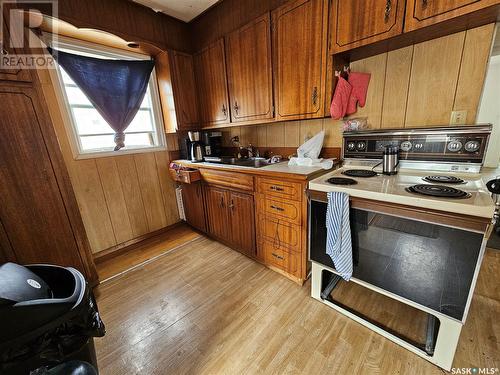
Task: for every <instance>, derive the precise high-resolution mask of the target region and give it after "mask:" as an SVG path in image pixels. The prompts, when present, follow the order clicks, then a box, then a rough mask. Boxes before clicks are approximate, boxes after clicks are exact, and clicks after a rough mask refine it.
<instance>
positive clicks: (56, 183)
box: [0, 84, 97, 283]
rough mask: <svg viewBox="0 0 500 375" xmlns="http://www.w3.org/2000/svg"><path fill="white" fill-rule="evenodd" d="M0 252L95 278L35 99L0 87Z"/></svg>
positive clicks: (17, 88) (29, 92)
mask: <svg viewBox="0 0 500 375" xmlns="http://www.w3.org/2000/svg"><path fill="white" fill-rule="evenodd" d="M0 101H1V103H2V105H1V106H0V180H1V181H2V183H1V184H0V196H1V197H2V204H1V205H0V222H1V224H2V228H1V230H0V232H1V233H0V242H1V243H0V247H1V248H2V252H3V253H6V252H9V253H10V258H13V257H14V256H15V259H16V260H17V261H18V262H19V263H22V264H25V263H52V264H57V265H62V266H71V267H75V268H77V269H78V270H80V271H81V272H83V273H84V275H85V276H86V277H87V280H89V282H91V283H95V282H96V281H97V273H96V271H95V266H94V264H93V261H92V259H91V256H90V245H89V244H88V240H87V237H86V235H85V230H84V227H83V222H82V220H81V216H80V213H79V211H78V206H77V203H76V199H75V196H74V193H73V190H72V188H71V183H70V181H69V176H68V174H67V170H66V169H65V166H64V162H63V160H62V155H61V152H60V149H59V145H58V142H57V139H56V135H55V133H54V130H53V127H52V123H51V122H50V117H49V115H48V113H47V112H46V110H45V109H44V106H43V105H44V102H43V99H41V94H40V92H39V90H37V89H36V88H32V87H30V86H28V85H19V84H8V85H7V84H2V85H0Z"/></svg>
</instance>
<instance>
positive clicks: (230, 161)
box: [205, 156, 270, 168]
mask: <svg viewBox="0 0 500 375" xmlns="http://www.w3.org/2000/svg"><path fill="white" fill-rule="evenodd" d="M205 162H207V163H213V164H226V165H235V166H239V167H250V168H261V167H265V166H266V165H269V164H270V163H269V162H267V159H265V158H246V159H238V158H233V157H230V156H221V157H208V158H207V157H206V158H205Z"/></svg>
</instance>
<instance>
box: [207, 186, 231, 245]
mask: <svg viewBox="0 0 500 375" xmlns="http://www.w3.org/2000/svg"><path fill="white" fill-rule="evenodd" d="M205 199H206V207H207V220H208V233H210V234H211V235H212V236H213V237H215V238H217V239H219V240H224V241H227V240H228V227H227V224H228V211H227V190H226V189H221V188H218V187H215V186H206V187H205Z"/></svg>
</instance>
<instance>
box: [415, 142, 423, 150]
mask: <svg viewBox="0 0 500 375" xmlns="http://www.w3.org/2000/svg"><path fill="white" fill-rule="evenodd" d="M423 148H424V144H423V143H416V144H415V150H422V149H423Z"/></svg>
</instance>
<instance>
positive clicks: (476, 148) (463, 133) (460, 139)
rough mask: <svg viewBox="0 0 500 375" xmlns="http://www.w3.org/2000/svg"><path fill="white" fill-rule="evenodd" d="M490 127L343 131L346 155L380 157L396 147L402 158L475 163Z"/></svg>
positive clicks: (367, 157) (483, 151)
mask: <svg viewBox="0 0 500 375" xmlns="http://www.w3.org/2000/svg"><path fill="white" fill-rule="evenodd" d="M490 133H491V126H490V125H485V126H479V125H477V126H462V127H456V128H449V127H446V128H426V129H411V130H409V129H401V130H387V131H372V132H370V131H361V132H350V133H344V144H343V156H344V158H357V159H361V158H363V159H380V158H381V157H382V152H383V150H384V148H385V147H386V146H389V145H390V146H397V147H398V148H399V150H400V158H401V159H403V160H405V159H406V160H429V161H432V160H436V161H462V162H469V161H470V162H475V163H477V162H478V161H481V162H482V160H483V158H484V154H485V151H486V146H487V144H488V139H489V135H490Z"/></svg>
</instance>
